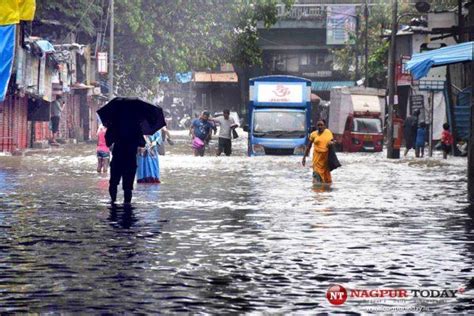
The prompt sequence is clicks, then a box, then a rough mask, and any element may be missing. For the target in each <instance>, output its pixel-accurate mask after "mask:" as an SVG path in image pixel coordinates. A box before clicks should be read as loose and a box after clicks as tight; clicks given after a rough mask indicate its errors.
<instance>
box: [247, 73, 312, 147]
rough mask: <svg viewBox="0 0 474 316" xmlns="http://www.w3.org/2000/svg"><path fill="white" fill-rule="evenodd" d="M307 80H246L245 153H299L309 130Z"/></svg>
mask: <svg viewBox="0 0 474 316" xmlns="http://www.w3.org/2000/svg"><path fill="white" fill-rule="evenodd" d="M310 97H311V81H310V80H307V79H304V78H299V77H294V76H278V75H276V76H263V77H257V78H252V79H250V80H249V105H248V123H249V124H248V125H246V126H244V130H245V131H247V132H248V155H249V156H261V155H303V154H304V151H305V146H306V144H307V139H308V135H309V133H310V130H311V100H310Z"/></svg>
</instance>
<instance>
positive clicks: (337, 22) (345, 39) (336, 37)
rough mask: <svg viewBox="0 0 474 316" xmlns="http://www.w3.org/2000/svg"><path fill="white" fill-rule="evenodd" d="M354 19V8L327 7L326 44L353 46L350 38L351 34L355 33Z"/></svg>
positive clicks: (355, 16) (341, 6)
mask: <svg viewBox="0 0 474 316" xmlns="http://www.w3.org/2000/svg"><path fill="white" fill-rule="evenodd" d="M356 19H357V15H356V9H355V6H344V5H338V6H328V7H327V17H326V25H327V27H326V44H327V45H345V44H355V39H354V38H353V36H352V38H351V34H354V33H355V29H356V21H357V20H356Z"/></svg>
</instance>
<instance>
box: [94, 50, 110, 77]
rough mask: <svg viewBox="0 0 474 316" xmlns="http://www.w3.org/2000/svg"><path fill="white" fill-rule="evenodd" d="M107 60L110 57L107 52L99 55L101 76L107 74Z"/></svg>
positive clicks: (98, 65) (98, 69)
mask: <svg viewBox="0 0 474 316" xmlns="http://www.w3.org/2000/svg"><path fill="white" fill-rule="evenodd" d="M107 58H108V55H107V53H106V52H98V53H97V72H98V73H100V74H106V73H107Z"/></svg>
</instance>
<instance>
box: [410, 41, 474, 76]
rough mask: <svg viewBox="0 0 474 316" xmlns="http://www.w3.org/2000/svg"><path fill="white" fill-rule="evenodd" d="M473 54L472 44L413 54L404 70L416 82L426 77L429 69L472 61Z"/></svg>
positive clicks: (473, 46)
mask: <svg viewBox="0 0 474 316" xmlns="http://www.w3.org/2000/svg"><path fill="white" fill-rule="evenodd" d="M473 54H474V42H467V43H462V44H457V45H452V46H448V47H443V48H439V49H434V50H430V51H427V52H424V53H419V54H413V56H412V58H411V60H410V61H408V62H407V66H406V69H407V70H409V71H410V72H411V74H412V76H413V79H415V80H418V79H420V78H422V77H424V76H426V75H427V74H428V72H429V71H430V69H431V67H436V66H443V65H448V64H455V63H463V62H467V61H472V60H473Z"/></svg>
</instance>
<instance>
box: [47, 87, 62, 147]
mask: <svg viewBox="0 0 474 316" xmlns="http://www.w3.org/2000/svg"><path fill="white" fill-rule="evenodd" d="M63 110H64V101H63V99H62V97H61V96H60V95H56V100H54V101H53V102H52V103H51V141H50V143H51V144H52V145H58V142H57V141H56V138H57V136H58V134H59V133H58V132H59V122H60V120H61V113H62V112H63Z"/></svg>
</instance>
